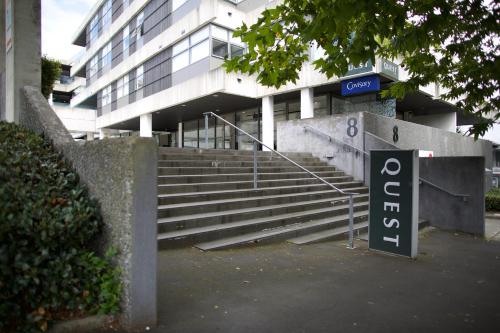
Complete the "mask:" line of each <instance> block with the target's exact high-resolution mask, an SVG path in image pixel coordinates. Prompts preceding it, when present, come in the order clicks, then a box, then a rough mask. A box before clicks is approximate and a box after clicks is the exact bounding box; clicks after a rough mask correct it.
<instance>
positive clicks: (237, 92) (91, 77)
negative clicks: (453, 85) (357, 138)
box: [71, 0, 463, 149]
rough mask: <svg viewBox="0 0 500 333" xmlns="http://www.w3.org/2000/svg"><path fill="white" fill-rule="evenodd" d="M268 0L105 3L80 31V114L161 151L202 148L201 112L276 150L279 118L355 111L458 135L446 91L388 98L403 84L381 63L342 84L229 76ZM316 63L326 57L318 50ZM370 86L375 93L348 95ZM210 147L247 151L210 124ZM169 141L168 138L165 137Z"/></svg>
mask: <svg viewBox="0 0 500 333" xmlns="http://www.w3.org/2000/svg"><path fill="white" fill-rule="evenodd" d="M275 3H276V2H275V1H269V0H99V1H97V3H96V4H95V6H94V7H93V9H92V10H91V11H90V13H89V14H88V15H87V17H86V19H85V20H84V22H83V24H82V25H81V27H80V28H79V29H78V31H77V32H76V34H75V38H74V44H76V45H79V46H81V47H84V48H85V52H84V54H83V56H82V57H81V58H80V59H79V60H78V61H77V62H76V63H74V64H73V67H72V76H76V77H82V78H85V80H86V84H85V87H84V88H83V89H82V90H81V91H80V93H79V94H78V95H76V96H75V97H74V98H73V99H72V100H71V105H72V106H74V107H85V108H88V107H91V108H95V109H96V110H97V117H96V128H97V130H98V131H100V133H101V136H106V135H109V133H111V130H128V131H132V132H138V134H139V135H141V136H152V135H156V134H158V135H160V140H159V141H160V144H161V145H166V146H179V147H204V146H205V140H204V137H203V131H204V126H205V125H204V119H203V116H202V114H203V113H204V112H207V111H212V112H215V113H217V114H220V115H222V116H223V117H224V118H225V119H227V120H229V121H230V122H231V123H234V124H236V125H237V126H238V127H240V128H242V129H244V130H246V131H248V132H249V133H251V134H253V135H254V136H256V137H258V138H260V139H261V140H262V141H263V142H264V143H266V144H268V145H269V146H273V145H275V144H276V139H275V136H276V126H275V123H276V122H277V121H279V120H290V119H298V118H310V117H317V116H322V115H329V114H336V113H344V112H350V111H370V112H374V113H378V114H382V115H386V116H389V117H396V118H399V119H404V120H408V121H411V122H415V123H420V124H424V125H428V126H433V127H438V128H442V129H445V130H448V131H452V132H455V129H456V126H457V125H460V124H462V123H463V121H462V118H463V117H461V114H460V112H459V110H457V109H456V107H455V106H454V105H453V104H452V103H448V102H446V101H443V100H442V99H441V98H440V91H439V90H440V87H439V86H438V85H434V84H433V85H430V86H427V87H422V88H421V90H420V91H419V92H417V93H414V94H411V95H409V96H407V97H406V98H405V99H404V100H402V101H395V100H382V99H381V98H380V94H379V90H380V89H383V88H384V87H386V86H387V85H388V84H390V83H391V82H394V81H397V80H404V79H405V78H406V73H405V72H404V71H403V70H402V69H401V68H400V67H399V66H398V65H397V64H396V63H394V62H392V61H389V60H386V59H377V60H376V62H375V63H374V64H372V63H371V62H368V63H366V64H363V65H362V66H359V67H357V68H354V67H351V68H350V69H349V71H348V72H347V73H346V75H345V77H340V78H337V77H334V78H331V79H327V78H326V77H325V76H324V75H322V74H321V73H319V72H317V71H315V70H314V69H313V66H312V65H310V64H306V65H305V66H304V68H303V69H302V71H301V73H300V79H299V80H298V81H297V83H296V84H288V85H286V86H284V87H282V88H280V89H274V88H268V87H263V86H261V85H259V84H257V83H256V81H255V79H254V78H253V77H251V76H246V75H239V74H236V73H230V74H228V73H226V71H225V69H224V68H223V67H222V64H223V62H224V58H226V57H228V58H231V57H233V56H235V55H239V54H242V52H245V45H244V44H243V43H242V42H241V41H240V40H238V39H237V38H234V37H233V36H232V31H234V30H235V29H236V28H237V27H239V26H240V25H241V23H242V22H246V23H252V22H253V21H255V20H256V18H257V17H258V16H259V14H260V13H261V12H262V10H263V9H265V8H266V7H269V6H273V5H275ZM310 52H311V54H310V56H311V61H312V60H314V59H315V58H317V57H319V56H321V55H322V52H321V50H319V49H317V48H314V47H312V48H311V50H310ZM362 81H363V82H368V81H369V82H370V84H371V88H370V89H366V90H363V89H361V90H360V89H351V88H352V87H353V84H354V86H355V84H356V83H359V82H362ZM209 126H210V133H209V139H210V140H209V146H208V148H236V149H251V147H252V144H251V142H250V141H249V139H247V137H245V136H243V135H239V134H238V133H235V131H233V130H231V129H230V128H229V127H228V126H227V125H224V124H223V123H220V122H217V121H215V120H214V119H211V120H210V124H209ZM161 134H163V135H161Z"/></svg>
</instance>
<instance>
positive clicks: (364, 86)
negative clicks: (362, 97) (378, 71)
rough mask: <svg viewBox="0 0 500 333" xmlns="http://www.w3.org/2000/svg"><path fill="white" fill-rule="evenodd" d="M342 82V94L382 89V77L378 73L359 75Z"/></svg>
mask: <svg viewBox="0 0 500 333" xmlns="http://www.w3.org/2000/svg"><path fill="white" fill-rule="evenodd" d="M341 83H342V96H349V95H357V94H363V93H366V92H370V91H379V90H380V78H379V76H378V75H369V76H363V77H357V78H354V79H349V80H344V81H342V82H341Z"/></svg>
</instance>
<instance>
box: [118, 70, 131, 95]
mask: <svg viewBox="0 0 500 333" xmlns="http://www.w3.org/2000/svg"><path fill="white" fill-rule="evenodd" d="M128 90H129V89H128V74H125V75H124V76H123V77H122V78H120V79H118V81H117V82H116V98H117V99H120V98H122V97H125V96H127V95H128Z"/></svg>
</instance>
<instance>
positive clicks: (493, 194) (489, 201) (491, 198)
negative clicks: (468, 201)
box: [485, 188, 500, 211]
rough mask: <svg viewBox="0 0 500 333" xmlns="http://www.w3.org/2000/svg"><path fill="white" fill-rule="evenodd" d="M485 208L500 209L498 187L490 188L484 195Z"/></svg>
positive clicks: (499, 190) (499, 191)
mask: <svg viewBox="0 0 500 333" xmlns="http://www.w3.org/2000/svg"><path fill="white" fill-rule="evenodd" d="M485 208H486V210H487V211H488V210H495V211H500V189H498V188H492V189H491V190H490V191H488V192H487V193H486V196H485Z"/></svg>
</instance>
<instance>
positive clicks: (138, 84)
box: [135, 65, 144, 90]
mask: <svg viewBox="0 0 500 333" xmlns="http://www.w3.org/2000/svg"><path fill="white" fill-rule="evenodd" d="M143 86H144V66H142V65H141V66H139V67H137V71H136V73H135V90H139V89H142V87H143Z"/></svg>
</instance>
